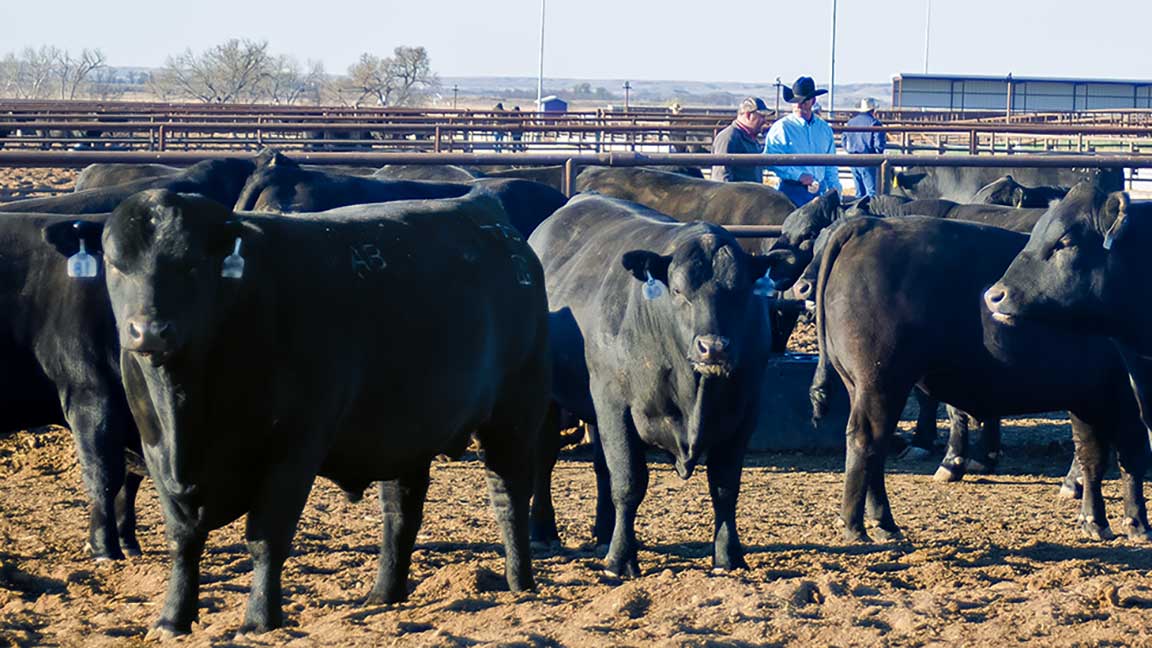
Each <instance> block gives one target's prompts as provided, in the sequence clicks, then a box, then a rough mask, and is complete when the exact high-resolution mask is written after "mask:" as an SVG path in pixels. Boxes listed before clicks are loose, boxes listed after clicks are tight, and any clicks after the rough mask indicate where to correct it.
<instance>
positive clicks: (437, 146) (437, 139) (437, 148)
mask: <svg viewBox="0 0 1152 648" xmlns="http://www.w3.org/2000/svg"><path fill="white" fill-rule="evenodd" d="M432 152H433V153H439V152H440V127H439V126H437V127H436V135H435V136H434V139H433V140H432Z"/></svg>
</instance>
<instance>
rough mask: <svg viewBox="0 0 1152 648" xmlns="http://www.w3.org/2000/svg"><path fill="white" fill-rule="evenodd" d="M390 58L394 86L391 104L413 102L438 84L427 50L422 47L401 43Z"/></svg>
mask: <svg viewBox="0 0 1152 648" xmlns="http://www.w3.org/2000/svg"><path fill="white" fill-rule="evenodd" d="M391 60H392V65H391V73H392V77H393V78H394V79H395V87H396V90H395V92H396V96H395V97H394V98H393V100H392V104H393V105H396V106H410V105H412V104H415V103H417V102H419V101H420V100H422V99H423V98H424V97H425V96H426V95H427V94H428V93H429V92H430V91H432V90H434V89H435V88H436V87H437V86H439V85H440V78H439V77H437V76H436V73H435V72H433V71H432V60H431V59H430V58H429V57H428V51H427V50H425V49H424V48H423V47H406V46H404V45H401V46H400V47H397V48H396V49H395V50H394V51H393V53H392V59H391Z"/></svg>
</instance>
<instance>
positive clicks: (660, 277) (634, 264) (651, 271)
mask: <svg viewBox="0 0 1152 648" xmlns="http://www.w3.org/2000/svg"><path fill="white" fill-rule="evenodd" d="M620 263H621V264H622V265H623V266H624V269H625V270H627V271H628V272H631V273H632V276H633V277H636V278H637V279H639V280H640V281H648V275H652V278H653V279H655V280H657V281H663V282H664V283H665V284H667V283H668V267H669V266H670V265H672V257H670V256H660V255H659V254H656V253H655V252H649V251H648V250H632V251H631V252H625V253H624V256H623V257H621V259H620Z"/></svg>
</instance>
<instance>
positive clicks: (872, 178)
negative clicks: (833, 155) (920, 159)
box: [843, 97, 887, 198]
mask: <svg viewBox="0 0 1152 648" xmlns="http://www.w3.org/2000/svg"><path fill="white" fill-rule="evenodd" d="M877 107H878V104H877V103H876V100H875V99H873V98H872V97H868V98H866V99H862V100H861V101H860V114H858V115H856V116H855V117H853V118H852V119H849V120H848V125H849V126H883V125H884V124H882V123H880V120H879V119H876V116H875V115H874V114H873V113H875V112H876V108H877ZM886 144H887V140H886V138H885V136H884V133H883V132H880V131H876V132H855V133H844V139H843V146H844V150H845V151H846V152H848V153H871V154H876V155H879V154H881V153H883V152H884V146H885V145H886ZM879 177H880V169H879V168H878V167H852V180H853V181H854V182H855V183H856V197H857V198H863V197H864V196H875V195H876V194H877V193H879V192H877V191H876V184H877V181H878V179H879Z"/></svg>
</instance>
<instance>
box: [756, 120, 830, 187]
mask: <svg viewBox="0 0 1152 648" xmlns="http://www.w3.org/2000/svg"><path fill="white" fill-rule="evenodd" d="M764 153H766V154H769V155H803V154H814V155H835V154H836V136H835V135H834V134H833V133H832V127H831V126H829V125H828V122H826V121H824V120H823V119H820V118H819V117H817V116H815V115H813V116H812V120H811V121H807V122H806V121H804V120H803V119H801V118H800V117H799V116H798V115H796V114H795V113H793V114H791V115H787V116H785V117H782V118H780V119H778V120H776V123H774V124H772V128H771V129H769V130H768V138H767V140H766V141H765V143H764ZM768 170H769V171H771V172H772V173H774V174H776V176H777V177H778V178H780V179H781V180H799V179H800V176H801V175H803V174H805V173H809V174H811V175H812V177H814V178H816V180H817V181H818V182H819V183H820V193H824V192H826V191H828V190H830V189H835V190H837V191H840V190H841V189H840V177H839V169H838V168H837V167H834V166H825V167H821V166H782V167H768Z"/></svg>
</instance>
